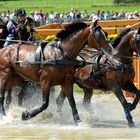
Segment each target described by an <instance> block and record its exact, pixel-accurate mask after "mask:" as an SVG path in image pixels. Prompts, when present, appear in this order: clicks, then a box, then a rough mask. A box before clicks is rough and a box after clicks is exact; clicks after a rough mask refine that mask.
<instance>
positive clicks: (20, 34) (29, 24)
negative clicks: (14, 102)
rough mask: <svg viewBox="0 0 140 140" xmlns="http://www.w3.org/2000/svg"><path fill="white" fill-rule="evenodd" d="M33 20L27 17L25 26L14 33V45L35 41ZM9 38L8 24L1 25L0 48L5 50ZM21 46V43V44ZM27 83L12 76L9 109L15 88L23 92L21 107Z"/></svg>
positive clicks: (9, 90)
mask: <svg viewBox="0 0 140 140" xmlns="http://www.w3.org/2000/svg"><path fill="white" fill-rule="evenodd" d="M33 32H34V30H33V19H32V18H30V17H26V19H25V22H24V24H22V23H21V24H19V25H18V26H17V27H16V31H15V33H14V40H13V41H12V43H18V42H22V41H23V43H26V42H27V40H32V39H33V35H32V34H33ZM7 36H8V30H7V26H6V23H1V24H0V48H3V45H4V43H5V39H6V37H7ZM14 41H15V42H14ZM19 45H20V43H19ZM9 81H11V80H9ZM26 85H27V82H26V81H25V80H23V78H21V77H20V76H18V75H16V74H14V75H13V76H12V82H9V84H7V88H6V91H8V94H7V98H6V106H7V108H9V105H10V103H11V90H12V87H13V86H21V87H22V89H21V92H20V93H19V100H18V103H19V105H21V95H23V94H24V87H23V86H26Z"/></svg>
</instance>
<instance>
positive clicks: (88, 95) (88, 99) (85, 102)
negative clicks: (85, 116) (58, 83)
mask: <svg viewBox="0 0 140 140" xmlns="http://www.w3.org/2000/svg"><path fill="white" fill-rule="evenodd" d="M83 90H84V99H83V106H84V107H85V109H86V110H87V111H88V112H90V113H93V112H92V110H91V108H90V104H91V97H92V94H93V89H89V88H83Z"/></svg>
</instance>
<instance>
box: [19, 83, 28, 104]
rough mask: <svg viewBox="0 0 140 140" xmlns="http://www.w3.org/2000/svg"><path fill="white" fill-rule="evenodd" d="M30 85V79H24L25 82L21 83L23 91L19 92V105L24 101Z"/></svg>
mask: <svg viewBox="0 0 140 140" xmlns="http://www.w3.org/2000/svg"><path fill="white" fill-rule="evenodd" d="M27 86H28V81H23V83H22V84H21V91H20V93H19V94H18V105H19V106H22V102H23V98H24V97H25V95H26V93H25V91H26V89H27Z"/></svg>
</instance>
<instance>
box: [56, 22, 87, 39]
mask: <svg viewBox="0 0 140 140" xmlns="http://www.w3.org/2000/svg"><path fill="white" fill-rule="evenodd" d="M86 27H87V24H86V23H84V22H73V23H71V24H68V25H67V26H64V28H62V30H61V31H60V32H58V33H57V34H56V37H57V38H59V39H61V40H64V39H66V38H67V37H68V36H69V35H71V34H72V33H74V32H77V31H79V30H82V29H84V28H86Z"/></svg>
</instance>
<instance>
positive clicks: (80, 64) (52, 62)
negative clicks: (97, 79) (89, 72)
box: [0, 60, 94, 71]
mask: <svg viewBox="0 0 140 140" xmlns="http://www.w3.org/2000/svg"><path fill="white" fill-rule="evenodd" d="M20 63H23V64H25V65H35V64H38V65H73V66H77V67H84V66H86V65H93V64H94V63H91V62H86V61H79V60H75V61H73V60H50V61H47V60H46V61H35V62H27V61H16V62H14V63H12V64H9V65H7V66H5V67H4V68H0V71H1V70H4V69H7V68H9V67H11V66H13V65H15V64H20Z"/></svg>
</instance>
